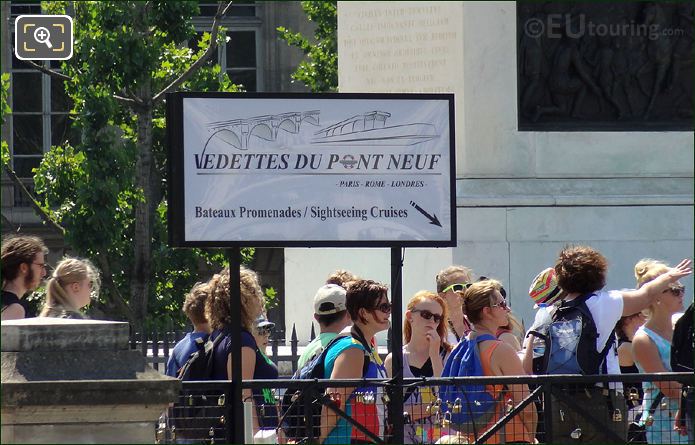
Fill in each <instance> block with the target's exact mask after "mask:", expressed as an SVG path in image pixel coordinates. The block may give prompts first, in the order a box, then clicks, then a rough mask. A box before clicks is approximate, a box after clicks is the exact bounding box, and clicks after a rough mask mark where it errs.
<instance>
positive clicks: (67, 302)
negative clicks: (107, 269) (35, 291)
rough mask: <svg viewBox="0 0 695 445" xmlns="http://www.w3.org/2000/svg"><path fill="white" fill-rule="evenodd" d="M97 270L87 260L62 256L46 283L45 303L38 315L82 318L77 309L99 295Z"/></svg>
mask: <svg viewBox="0 0 695 445" xmlns="http://www.w3.org/2000/svg"><path fill="white" fill-rule="evenodd" d="M99 285H100V280H99V272H98V271H97V269H96V268H95V267H94V265H93V264H92V263H91V261H89V260H85V259H78V258H64V259H63V260H61V261H60V262H59V263H58V265H57V266H56V268H55V271H54V272H53V274H52V275H51V278H50V279H49V280H48V283H47V284H46V303H45V305H44V308H43V311H41V314H40V315H39V316H40V317H54V318H77V319H79V318H84V315H83V314H82V313H81V312H80V309H82V308H83V307H85V306H87V305H88V304H89V302H90V301H91V299H92V295H93V294H94V295H98V294H99Z"/></svg>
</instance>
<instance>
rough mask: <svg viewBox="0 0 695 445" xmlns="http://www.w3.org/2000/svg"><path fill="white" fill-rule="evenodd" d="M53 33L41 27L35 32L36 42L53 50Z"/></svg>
mask: <svg viewBox="0 0 695 445" xmlns="http://www.w3.org/2000/svg"><path fill="white" fill-rule="evenodd" d="M50 38H51V33H50V32H49V31H48V29H46V28H44V27H43V26H39V27H38V28H36V29H35V30H34V40H36V41H37V42H39V43H45V44H46V46H47V47H49V48H53V45H51V41H50Z"/></svg>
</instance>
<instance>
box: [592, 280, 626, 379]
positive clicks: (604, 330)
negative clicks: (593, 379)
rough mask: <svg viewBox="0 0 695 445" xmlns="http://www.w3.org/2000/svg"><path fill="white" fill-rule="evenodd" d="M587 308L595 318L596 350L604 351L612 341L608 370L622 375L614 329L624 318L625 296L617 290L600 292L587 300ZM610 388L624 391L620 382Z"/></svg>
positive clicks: (607, 362)
mask: <svg viewBox="0 0 695 445" xmlns="http://www.w3.org/2000/svg"><path fill="white" fill-rule="evenodd" d="M586 306H587V307H588V308H589V311H590V312H591V316H592V317H594V324H595V325H596V331H597V332H598V338H597V339H596V350H597V351H599V352H600V351H603V348H604V347H605V346H606V342H607V341H609V340H610V341H612V342H613V343H614V347H612V348H611V349H610V350H609V351H608V355H607V356H606V369H607V370H608V374H620V362H619V361H618V349H617V346H615V336H614V335H612V334H613V329H615V325H616V323H618V320H620V317H622V316H623V294H622V292H620V291H617V290H611V291H604V290H602V291H598V292H596V295H594V296H593V297H590V298H589V299H588V300H586ZM609 386H610V387H611V388H613V389H616V390H618V391H622V389H623V385H622V383H620V382H617V383H616V382H611V383H610V384H609Z"/></svg>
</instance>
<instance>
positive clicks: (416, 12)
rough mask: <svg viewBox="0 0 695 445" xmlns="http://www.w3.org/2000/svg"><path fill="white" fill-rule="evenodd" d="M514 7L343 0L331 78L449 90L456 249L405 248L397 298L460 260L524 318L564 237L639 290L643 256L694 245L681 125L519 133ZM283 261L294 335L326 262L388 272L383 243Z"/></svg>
mask: <svg viewBox="0 0 695 445" xmlns="http://www.w3.org/2000/svg"><path fill="white" fill-rule="evenodd" d="M529 4H530V5H534V3H533V2H531V3H529ZM562 4H563V2H553V4H552V5H548V6H550V7H552V6H553V5H555V7H561V6H562ZM573 4H574V3H573ZM545 5H546V4H545V3H544V4H543V7H545ZM517 6H519V7H524V5H523V3H522V2H504V1H482V2H473V1H468V2H460V1H456V2H436V1H435V2H430V1H421V2H385V1H371V2H352V1H350V2H347V1H346V2H342V1H341V2H338V39H337V40H338V54H339V56H340V57H339V60H340V63H339V66H338V83H339V89H340V92H341V93H355V92H360V93H367V92H380V93H381V92H394V93H396V92H404V93H405V92H426V93H430V92H452V93H454V94H455V108H456V110H455V114H456V116H455V117H456V119H455V122H456V131H455V133H456V208H457V231H456V233H457V238H458V239H457V246H456V247H455V248H451V249H449V248H442V249H421V250H419V251H418V250H416V249H406V251H405V254H404V256H405V261H404V268H403V301H404V302H407V301H408V300H409V298H410V297H411V296H412V295H413V294H414V293H415V292H417V291H418V290H420V289H431V290H433V289H434V285H435V274H436V271H438V270H440V269H442V268H444V267H446V266H448V265H450V264H452V263H453V264H463V265H466V266H469V267H471V268H473V270H474V271H475V272H476V274H475V276H476V277H477V276H480V275H485V276H487V277H494V278H497V279H499V280H501V281H502V282H503V283H504V287H505V289H506V290H507V295H508V298H509V300H510V302H511V306H512V308H514V313H515V314H516V315H517V316H518V317H519V318H521V319H523V320H524V321H525V322H526V325H527V326H528V325H529V324H530V322H531V320H533V318H534V315H535V314H534V312H533V302H532V301H531V299H530V298H528V288H529V284H530V282H531V280H532V279H533V277H534V276H535V275H536V274H537V273H538V272H539V271H541V270H543V269H545V268H546V267H548V266H551V265H552V264H553V263H554V261H555V258H557V253H558V252H559V250H560V249H561V248H562V247H563V246H564V245H565V244H588V245H591V246H593V247H595V248H597V249H599V250H600V251H601V252H602V253H603V254H604V255H605V256H606V257H607V259H608V263H609V265H610V269H609V274H608V277H607V287H606V288H607V289H620V288H631V287H634V286H635V281H634V275H633V268H634V265H635V263H636V262H637V261H639V260H640V259H641V258H645V257H648V258H658V259H662V260H665V261H668V262H669V263H671V264H677V263H678V261H680V260H681V259H682V258H689V257H691V256H692V252H693V195H694V187H693V184H694V182H693V162H694V153H695V152H694V151H693V134H692V132H689V131H639V132H630V131H523V130H521V129H520V126H519V113H520V110H519V109H518V97H519V92H518V88H517V81H518V76H519V73H518V71H517V61H518V59H519V57H520V56H521V55H519V54H517V48H518V45H517V41H518V39H519V38H520V34H521V33H522V32H523V29H522V28H518V27H517ZM534 8H535V6H534ZM592 8H593V6H592ZM546 12H551V11H546ZM552 12H556V11H554V10H553V11H552ZM543 17H544V18H545V15H544V16H543ZM587 19H589V18H588V17H587ZM531 20H533V19H531ZM638 20H641V19H638ZM674 37H675V36H674ZM546 41H547V39H546ZM673 41H675V38H674V40H673ZM551 43H552V42H551ZM548 63H552V60H549V61H548ZM547 68H550V67H547ZM664 94H666V93H665V92H664ZM659 99H660V100H661V99H666V97H662V96H660V98H659ZM665 104H668V102H665ZM670 106H671V107H672V108H674V109H675V108H676V107H677V106H678V104H676V103H672V104H670ZM522 111H523V110H522ZM522 124H523V122H522ZM613 130H617V128H613ZM285 265H286V269H285V271H286V275H285V276H286V277H288V280H287V282H286V284H285V295H286V296H287V301H286V303H285V306H286V307H287V308H298V309H292V311H290V309H288V312H287V320H286V323H287V326H292V323H293V322H296V323H297V328H298V332H297V333H298V334H299V336H300V338H308V329H309V328H310V325H309V323H308V322H307V321H306V313H307V312H306V311H307V309H306V306H307V303H308V302H309V301H311V298H312V296H313V295H314V293H315V292H316V288H317V287H318V286H319V285H320V284H321V279H324V278H325V277H326V276H327V275H328V272H330V271H331V270H333V269H337V268H346V269H350V270H353V271H354V272H356V273H358V274H359V275H361V276H363V277H367V278H376V279H380V280H385V281H386V282H388V281H390V280H389V278H390V275H389V273H388V265H389V254H388V252H386V251H376V252H375V251H374V250H373V249H371V250H369V251H367V250H366V249H363V250H352V249H286V250H285ZM300 270H301V272H300ZM692 283H693V279H692V277H687V278H686V279H684V280H683V284H685V285H686V286H691V285H692ZM302 317H303V318H302ZM300 326H306V328H305V329H307V330H306V331H305V332H306V333H307V334H303V333H301V332H300V331H299V327H300Z"/></svg>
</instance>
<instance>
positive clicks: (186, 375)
mask: <svg viewBox="0 0 695 445" xmlns="http://www.w3.org/2000/svg"><path fill="white" fill-rule="evenodd" d="M223 337H224V335H222V334H221V333H220V335H218V336H217V337H215V339H214V340H212V341H211V340H210V337H209V336H208V337H205V338H204V339H203V338H196V340H195V344H196V347H197V348H198V349H197V350H196V351H194V352H192V353H191V355H190V356H189V357H188V360H186V363H184V364H183V366H181V369H179V372H178V374H177V377H178V379H179V380H183V381H191V380H193V381H199V380H210V377H211V376H212V366H213V357H214V355H215V348H216V347H217V345H218V344H219V343H220V341H221V340H222V338H223Z"/></svg>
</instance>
